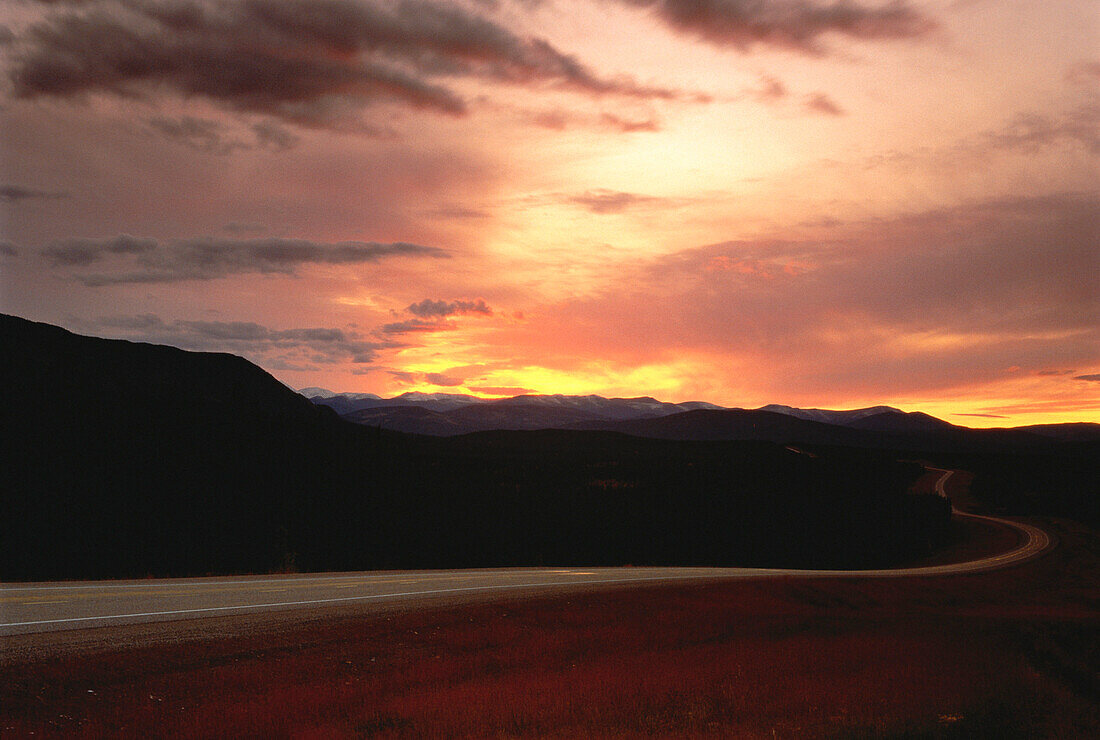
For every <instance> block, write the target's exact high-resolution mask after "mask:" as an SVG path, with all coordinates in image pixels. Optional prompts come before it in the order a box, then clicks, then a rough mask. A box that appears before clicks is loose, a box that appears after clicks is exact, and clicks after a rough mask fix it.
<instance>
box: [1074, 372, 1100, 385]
mask: <svg viewBox="0 0 1100 740" xmlns="http://www.w3.org/2000/svg"><path fill="white" fill-rule="evenodd" d="M1073 379H1074V380H1091V381H1092V382H1094V383H1100V373H1093V374H1091V375H1076V376H1074V378H1073Z"/></svg>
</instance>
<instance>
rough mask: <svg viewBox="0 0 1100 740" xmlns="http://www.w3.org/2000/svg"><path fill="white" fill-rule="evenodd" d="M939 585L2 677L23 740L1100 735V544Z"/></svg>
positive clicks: (206, 646) (797, 595) (587, 613)
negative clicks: (32, 739)
mask: <svg viewBox="0 0 1100 740" xmlns="http://www.w3.org/2000/svg"><path fill="white" fill-rule="evenodd" d="M1060 537H1061V539H1062V540H1063V547H1062V548H1060V549H1059V550H1057V551H1055V553H1053V554H1052V555H1050V556H1048V557H1046V558H1043V559H1041V560H1039V561H1036V562H1034V563H1030V564H1028V565H1025V566H1023V567H1019V568H1013V569H1007V570H1004V571H998V572H993V573H986V574H981V575H975V576H958V577H948V578H938V579H917V578H911V579H891V580H880V581H872V580H859V579H856V578H852V579H847V578H846V579H805V578H801V579H796V578H791V579H777V580H770V581H767V582H752V581H745V582H734V583H725V584H703V585H690V586H684V585H681V586H664V587H648V588H639V589H608V590H605V591H600V592H594V593H588V594H583V595H574V596H570V597H558V598H549V597H531V598H526V599H520V598H511V599H509V600H506V601H492V602H486V603H476V604H468V605H465V606H451V607H443V606H440V607H437V608H432V609H426V610H419V611H408V612H388V613H386V612H357V611H355V610H353V609H348V610H343V611H339V612H338V613H335V614H334V615H333V616H332V617H331V618H329V619H327V620H325V621H318V622H314V623H307V624H305V625H299V626H296V627H295V628H293V629H285V630H281V631H280V630H275V631H269V632H264V633H262V634H255V635H254V636H244V637H238V638H233V639H221V640H211V641H202V642H194V643H184V644H179V645H160V646H154V647H141V648H126V649H119V650H115V651H111V652H102V653H95V654H88V655H77V656H70V657H57V658H52V659H43V660H37V661H31V662H25V663H21V664H12V665H8V666H5V667H4V669H3V670H4V674H5V678H4V680H3V682H2V685H0V733H2V734H3V735H4V736H5V737H8V736H11V737H18V736H24V735H30V733H32V732H33V733H34V734H35V736H36V737H41V736H46V737H50V736H85V737H118V736H130V737H138V736H142V737H300V738H330V737H348V736H369V737H402V738H404V737H409V738H411V737H592V736H598V737H764V738H770V737H844V738H870V737H883V736H890V737H959V738H963V737H966V738H970V737H1097V736H1100V687H1098V686H1097V681H1096V676H1097V668H1098V667H1100V665H1098V663H1097V661H1098V659H1100V656H1098V647H1097V646H1098V645H1100V639H1098V638H1100V620H1098V619H1097V617H1098V616H1100V609H1098V607H1100V603H1098V598H1097V597H1098V595H1100V589H1098V583H1097V574H1098V572H1100V570H1098V569H1097V568H1096V565H1097V562H1098V558H1097V557H1096V548H1095V544H1096V538H1095V536H1094V535H1093V534H1092V533H1091V532H1088V531H1085V530H1081V529H1079V528H1078V529H1072V528H1070V529H1066V528H1063V530H1062V531H1061V532H1060Z"/></svg>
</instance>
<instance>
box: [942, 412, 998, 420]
mask: <svg viewBox="0 0 1100 740" xmlns="http://www.w3.org/2000/svg"><path fill="white" fill-rule="evenodd" d="M951 415H952V416H977V417H980V418H982V419H1007V418H1008V417H1007V416H1004V415H1003V414H978V413H972V414H968V413H962V412H960V413H957V414H951Z"/></svg>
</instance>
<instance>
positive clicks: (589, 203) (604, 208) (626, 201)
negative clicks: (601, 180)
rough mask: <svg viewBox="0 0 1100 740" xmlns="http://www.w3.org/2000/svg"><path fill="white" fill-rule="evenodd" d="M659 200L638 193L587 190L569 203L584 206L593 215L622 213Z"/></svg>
mask: <svg viewBox="0 0 1100 740" xmlns="http://www.w3.org/2000/svg"><path fill="white" fill-rule="evenodd" d="M655 200H659V198H654V197H651V196H648V195H638V194H637V193H624V192H621V191H618V190H603V189H597V190H587V191H585V192H583V193H581V194H580V195H573V196H570V197H569V201H570V202H572V203H575V204H576V205H579V206H582V207H584V208H585V209H587V210H589V211H591V212H592V213H601V214H602V213H622V212H623V211H625V210H626V209H628V208H630V207H632V206H636V205H639V204H642V203H651V202H653V201H655Z"/></svg>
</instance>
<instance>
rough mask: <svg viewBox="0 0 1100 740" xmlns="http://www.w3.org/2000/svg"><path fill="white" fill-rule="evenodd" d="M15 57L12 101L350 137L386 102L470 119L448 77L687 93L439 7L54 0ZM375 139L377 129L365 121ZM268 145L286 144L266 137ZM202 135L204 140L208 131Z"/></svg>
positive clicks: (426, 3)
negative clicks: (146, 104) (144, 108)
mask: <svg viewBox="0 0 1100 740" xmlns="http://www.w3.org/2000/svg"><path fill="white" fill-rule="evenodd" d="M57 7H58V9H55V10H53V11H52V12H49V13H48V14H47V15H46V16H45V17H44V18H42V19H41V20H40V21H38V22H37V23H34V24H32V25H31V26H29V27H28V28H27V30H26V31H25V33H23V34H22V35H21V37H20V38H18V39H17V40H16V41H15V42H14V44H13V48H12V52H11V54H10V56H11V65H10V84H11V87H12V91H13V94H14V96H15V98H17V99H24V100H33V99H36V98H39V97H43V96H51V97H57V98H79V97H81V96H83V95H86V94H90V93H96V94H107V95H114V96H120V97H124V98H138V99H145V100H151V99H154V98H155V97H156V96H158V95H160V94H163V92H165V91H170V92H171V93H174V94H175V95H176V96H178V97H182V98H191V97H200V98H205V99H207V100H210V101H212V102H214V103H215V104H217V105H219V106H221V107H223V108H226V109H229V110H232V111H237V112H243V113H248V114H254V115H261V116H264V117H265V118H267V119H278V120H281V121H283V122H289V123H295V124H299V125H304V126H313V127H329V128H347V127H351V128H353V129H354V128H356V124H355V123H354V121H355V120H356V118H357V116H358V115H359V114H360V113H361V112H362V111H363V109H365V108H367V107H369V106H372V105H376V104H381V103H395V104H397V105H399V106H403V107H406V108H412V109H418V110H428V111H433V112H435V113H439V114H443V115H451V116H460V115H463V114H465V113H466V111H467V106H468V104H467V101H466V100H465V99H464V97H463V96H462V95H461V94H460V93H459V92H457V90H456V89H455V87H454V86H453V85H452V81H454V80H462V79H470V78H472V79H478V80H482V81H489V82H495V83H503V84H510V85H519V86H527V87H537V88H544V87H551V88H555V89H561V90H568V91H573V92H577V93H582V94H586V95H592V96H605V95H614V96H624V97H629V98H639V99H664V100H671V99H679V98H685V97H686V98H688V99H690V98H691V96H690V95H685V94H684V93H682V92H680V91H676V90H672V89H667V88H660V87H650V86H644V85H640V84H638V83H636V82H635V81H634V80H633V79H631V78H630V77H627V76H615V77H605V76H601V75H599V74H597V73H596V72H594V71H592V70H591V69H589V68H588V67H587V66H586V65H585V64H583V63H582V62H581V61H580V60H578V59H577V58H575V57H573V56H571V55H569V54H566V53H564V52H562V51H560V50H558V49H557V48H556V47H554V46H553V45H552V44H551V43H550V42H548V41H546V40H545V39H541V38H527V37H520V36H517V35H516V34H514V33H512V32H511V31H509V30H508V29H506V28H505V27H503V26H501V25H499V24H497V23H495V22H494V21H492V20H490V19H488V18H486V17H483V16H481V15H478V14H476V13H474V12H473V11H471V10H467V9H464V8H462V7H459V6H455V5H451V4H448V3H442V2H434V1H433V0H396V2H375V1H372V0H249V1H248V2H235V1H230V0H211V1H210V2H206V3H198V2H189V1H187V0H117V2H115V3H113V4H111V6H110V12H108V11H107V9H105V8H103V7H101V6H100V5H99V4H94V3H92V4H88V5H87V6H85V5H82V4H81V5H67V4H58V6H57ZM361 130H366V131H367V132H368V133H369V132H374V133H378V130H377V129H372V128H371V127H369V126H367V127H366V128H364V129H361ZM256 133H257V135H258V136H259V137H260V138H261V140H263V141H269V142H270V141H275V142H278V141H280V140H281V141H283V142H284V143H286V142H287V141H288V140H287V139H286V138H285V137H278V136H274V137H273V136H271V134H272V133H273V132H272V131H271V130H269V129H267V128H264V129H261V130H258V131H257V132H256ZM201 135H202V134H200V136H201Z"/></svg>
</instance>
